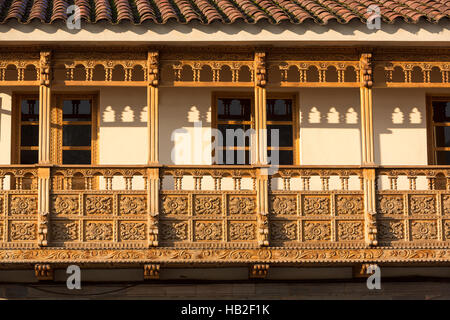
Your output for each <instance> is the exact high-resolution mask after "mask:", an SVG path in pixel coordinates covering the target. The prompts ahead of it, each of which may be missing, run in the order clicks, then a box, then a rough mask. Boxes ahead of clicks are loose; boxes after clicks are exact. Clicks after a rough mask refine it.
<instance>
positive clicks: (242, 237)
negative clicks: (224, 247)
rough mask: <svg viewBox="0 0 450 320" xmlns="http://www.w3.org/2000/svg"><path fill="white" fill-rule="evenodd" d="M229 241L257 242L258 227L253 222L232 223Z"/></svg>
mask: <svg viewBox="0 0 450 320" xmlns="http://www.w3.org/2000/svg"><path fill="white" fill-rule="evenodd" d="M228 234H229V239H230V240H231V241H253V240H256V225H255V224H254V223H252V222H230V224H229V230H228Z"/></svg>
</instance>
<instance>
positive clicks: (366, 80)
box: [359, 53, 378, 246]
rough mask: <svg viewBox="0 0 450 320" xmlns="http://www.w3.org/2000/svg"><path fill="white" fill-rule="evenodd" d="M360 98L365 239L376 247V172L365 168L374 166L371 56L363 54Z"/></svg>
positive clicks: (361, 59)
mask: <svg viewBox="0 0 450 320" xmlns="http://www.w3.org/2000/svg"><path fill="white" fill-rule="evenodd" d="M359 78H360V82H361V85H360V96H361V150H362V165H363V166H365V167H366V168H364V169H363V186H364V217H365V239H366V243H367V244H368V245H370V246H375V245H377V244H378V243H377V224H376V171H375V169H374V168H367V167H370V166H372V167H373V166H374V165H375V161H374V146H373V110H372V86H373V70H372V54H371V53H363V54H361V57H360V77H359Z"/></svg>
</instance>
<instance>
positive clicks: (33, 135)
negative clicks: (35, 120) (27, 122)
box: [20, 125, 39, 147]
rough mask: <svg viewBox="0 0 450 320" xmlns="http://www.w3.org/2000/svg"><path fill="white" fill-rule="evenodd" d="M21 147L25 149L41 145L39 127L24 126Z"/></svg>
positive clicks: (21, 131) (21, 133)
mask: <svg viewBox="0 0 450 320" xmlns="http://www.w3.org/2000/svg"><path fill="white" fill-rule="evenodd" d="M20 145H21V146H23V147H29V146H38V145H39V126H24V125H22V128H21V130H20Z"/></svg>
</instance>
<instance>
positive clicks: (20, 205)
mask: <svg viewBox="0 0 450 320" xmlns="http://www.w3.org/2000/svg"><path fill="white" fill-rule="evenodd" d="M9 212H10V214H11V215H24V216H28V215H35V214H37V197H36V196H22V195H21V196H12V197H11V200H10V209H9Z"/></svg>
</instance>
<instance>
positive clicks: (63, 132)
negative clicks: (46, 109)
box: [14, 95, 97, 164]
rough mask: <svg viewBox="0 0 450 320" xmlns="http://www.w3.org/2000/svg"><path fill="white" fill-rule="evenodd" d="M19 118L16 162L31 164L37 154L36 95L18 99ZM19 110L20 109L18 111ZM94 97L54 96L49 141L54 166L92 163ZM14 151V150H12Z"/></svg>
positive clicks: (35, 161) (93, 154) (95, 139)
mask: <svg viewBox="0 0 450 320" xmlns="http://www.w3.org/2000/svg"><path fill="white" fill-rule="evenodd" d="M17 100H18V103H19V105H20V116H19V119H18V124H19V125H18V126H17V127H18V128H17V130H16V137H17V141H20V143H15V145H17V144H19V148H16V149H18V150H17V152H16V153H15V154H16V158H17V159H15V162H17V163H20V164H34V163H37V162H38V152H39V99H38V96H25V95H23V96H18V98H17ZM17 109H19V108H17ZM95 110H96V107H95V96H94V95H54V96H52V108H51V132H50V135H51V140H52V145H53V149H54V151H53V152H52V155H51V157H52V162H53V163H56V164H93V163H95V162H96V161H95V154H96V153H95V148H96V142H97V134H96V132H97V131H96V130H97V126H96V119H97V117H96V111H95ZM14 148H15V147H14Z"/></svg>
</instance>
